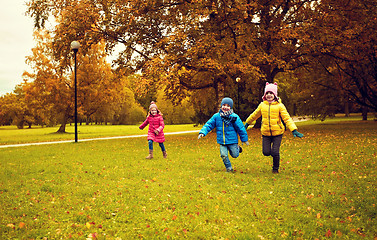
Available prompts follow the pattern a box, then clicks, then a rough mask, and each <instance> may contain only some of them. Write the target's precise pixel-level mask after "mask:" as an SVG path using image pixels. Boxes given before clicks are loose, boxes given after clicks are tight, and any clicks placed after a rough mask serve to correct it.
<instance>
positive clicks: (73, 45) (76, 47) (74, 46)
mask: <svg viewBox="0 0 377 240" xmlns="http://www.w3.org/2000/svg"><path fill="white" fill-rule="evenodd" d="M79 48H80V43H79V42H77V41H73V42H71V49H72V50H73V52H74V54H75V142H77V140H78V137H77V59H76V55H77V51H78V50H79Z"/></svg>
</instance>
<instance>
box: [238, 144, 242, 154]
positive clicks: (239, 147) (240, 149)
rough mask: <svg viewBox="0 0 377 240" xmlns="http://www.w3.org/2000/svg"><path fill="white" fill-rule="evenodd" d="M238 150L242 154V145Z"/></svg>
mask: <svg viewBox="0 0 377 240" xmlns="http://www.w3.org/2000/svg"><path fill="white" fill-rule="evenodd" d="M238 149H239V151H240V153H242V147H241V146H240V145H238Z"/></svg>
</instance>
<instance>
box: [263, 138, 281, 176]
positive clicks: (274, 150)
mask: <svg viewBox="0 0 377 240" xmlns="http://www.w3.org/2000/svg"><path fill="white" fill-rule="evenodd" d="M282 139H283V135H278V136H263V141H262V150H263V155H265V156H272V161H273V166H272V169H273V170H279V166H280V145H281V140H282Z"/></svg>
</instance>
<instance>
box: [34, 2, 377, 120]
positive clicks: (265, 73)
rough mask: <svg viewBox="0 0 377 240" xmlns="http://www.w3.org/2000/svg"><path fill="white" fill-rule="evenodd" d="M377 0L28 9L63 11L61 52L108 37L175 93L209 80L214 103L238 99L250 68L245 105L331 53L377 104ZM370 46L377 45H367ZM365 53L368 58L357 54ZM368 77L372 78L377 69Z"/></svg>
mask: <svg viewBox="0 0 377 240" xmlns="http://www.w3.org/2000/svg"><path fill="white" fill-rule="evenodd" d="M375 3H376V1H375V0H363V1H356V0H349V1H346V2H344V1H340V0H325V1H322V0H321V1H319V0H293V1H292V0H241V1H232V0H230V1H216V0H211V1H206V0H204V1H184V0H183V1H181V0H170V1H154V0H146V1H139V0H132V1H125V0H120V1H119V0H107V1H89V0H84V1H73V0H54V1H52V0H30V1H29V3H28V4H29V10H28V13H29V14H30V16H32V17H33V18H34V20H35V25H36V26H37V27H43V24H44V21H45V20H46V19H47V18H48V16H49V15H50V14H52V15H53V16H54V17H55V18H57V19H59V25H58V26H57V28H56V31H55V36H54V43H55V45H54V47H55V49H56V54H57V55H56V56H57V57H58V56H60V57H62V58H63V59H68V58H69V51H68V50H67V49H66V48H64V47H63V46H64V44H66V42H69V41H71V40H80V41H81V42H83V43H84V44H83V45H84V49H89V48H90V45H92V44H94V43H96V42H98V41H100V40H101V39H105V40H106V43H107V47H108V49H109V50H111V49H113V47H114V46H116V45H118V46H119V44H120V45H121V46H123V51H121V53H120V55H119V58H118V60H117V61H116V62H115V63H116V66H118V67H119V68H123V69H126V71H125V72H129V73H134V72H140V73H141V74H142V75H141V76H142V77H141V79H140V82H139V83H140V84H139V85H138V86H139V87H140V88H147V89H150V88H148V87H150V86H153V87H156V86H157V88H159V87H163V88H164V90H165V93H166V96H168V97H169V98H170V99H172V100H173V101H175V102H179V101H181V100H182V99H185V98H186V97H187V96H192V94H198V93H200V92H201V91H202V90H204V91H205V90H207V89H210V92H211V94H213V95H214V96H215V97H214V98H215V102H216V101H217V102H218V100H219V99H220V98H221V97H222V96H224V95H227V96H230V97H233V98H234V99H236V97H235V96H236V93H237V91H236V90H235V89H236V82H235V79H236V77H241V79H242V81H243V82H242V85H241V86H242V87H243V88H242V89H241V96H242V100H243V101H245V99H246V101H247V102H246V104H245V103H244V105H245V106H247V105H250V106H251V107H255V106H256V104H257V103H256V102H258V101H260V96H261V95H262V91H263V87H264V83H265V82H266V81H267V82H273V81H274V80H275V79H276V77H277V76H278V75H279V74H281V73H287V72H288V73H289V72H295V71H297V69H299V68H302V67H303V66H308V65H310V64H312V63H313V62H314V63H315V64H317V63H318V62H320V61H321V58H322V57H324V56H325V57H327V56H332V57H334V61H335V65H338V69H340V70H341V71H342V75H343V79H348V80H350V81H348V80H347V82H346V84H345V85H344V86H345V87H344V91H351V92H349V94H350V95H351V96H353V99H355V101H358V102H360V103H362V102H363V103H364V104H368V105H369V106H373V100H374V99H375V98H374V92H375V91H374V90H373V91H372V90H371V89H374V83H373V81H372V80H367V81H364V80H363V81H361V80H362V79H365V74H364V76H363V77H361V74H360V73H361V72H363V71H365V67H369V68H368V72H371V71H370V70H373V67H371V66H373V64H374V62H373V61H374V60H373V58H375V55H373V54H375V49H374V47H373V46H375V44H373V43H374V42H375V40H374V39H375V38H374V37H373V38H372V40H368V36H375V32H376V31H375V23H376V21H375V15H376V12H377V11H375V10H376V9H375V6H376V5H377V4H375ZM363 25H364V26H363ZM367 27H368V28H370V30H369V31H366V28H367ZM358 39H362V41H361V43H362V44H361V45H362V46H361V47H357V43H358V41H356V40H358ZM366 47H367V48H368V49H369V51H363V49H365V48H366ZM359 52H360V53H362V56H365V57H362V58H355V56H359V54H358V53H359ZM366 53H368V54H366ZM352 56H354V57H352ZM366 60H367V61H366ZM361 62H364V64H363V65H360V63H361ZM350 64H351V65H350ZM329 66H333V64H330V65H329ZM329 66H324V67H325V68H328V67H329ZM362 66H364V67H362ZM308 69H314V68H311V67H308ZM356 70H357V71H356ZM346 76H347V77H346ZM368 76H369V77H368V78H371V79H373V72H371V74H368ZM351 82H353V84H349V83H351ZM371 83H373V84H372V86H371ZM348 86H350V87H351V88H352V89H355V90H357V92H354V90H351V88H348ZM213 95H211V96H209V95H204V96H203V97H206V96H208V98H212V96H213ZM255 99H258V101H256V100H255ZM211 100H212V99H211ZM374 102H376V101H374ZM213 105H215V104H213ZM245 110H246V109H244V111H245ZM198 114H200V113H199V112H198Z"/></svg>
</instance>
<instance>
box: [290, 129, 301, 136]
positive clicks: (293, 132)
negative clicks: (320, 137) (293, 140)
mask: <svg viewBox="0 0 377 240" xmlns="http://www.w3.org/2000/svg"><path fill="white" fill-rule="evenodd" d="M292 134H293V136H294V137H299V138H302V137H303V136H304V134H302V133H299V132H298V131H297V130H296V129H295V130H293V131H292Z"/></svg>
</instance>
